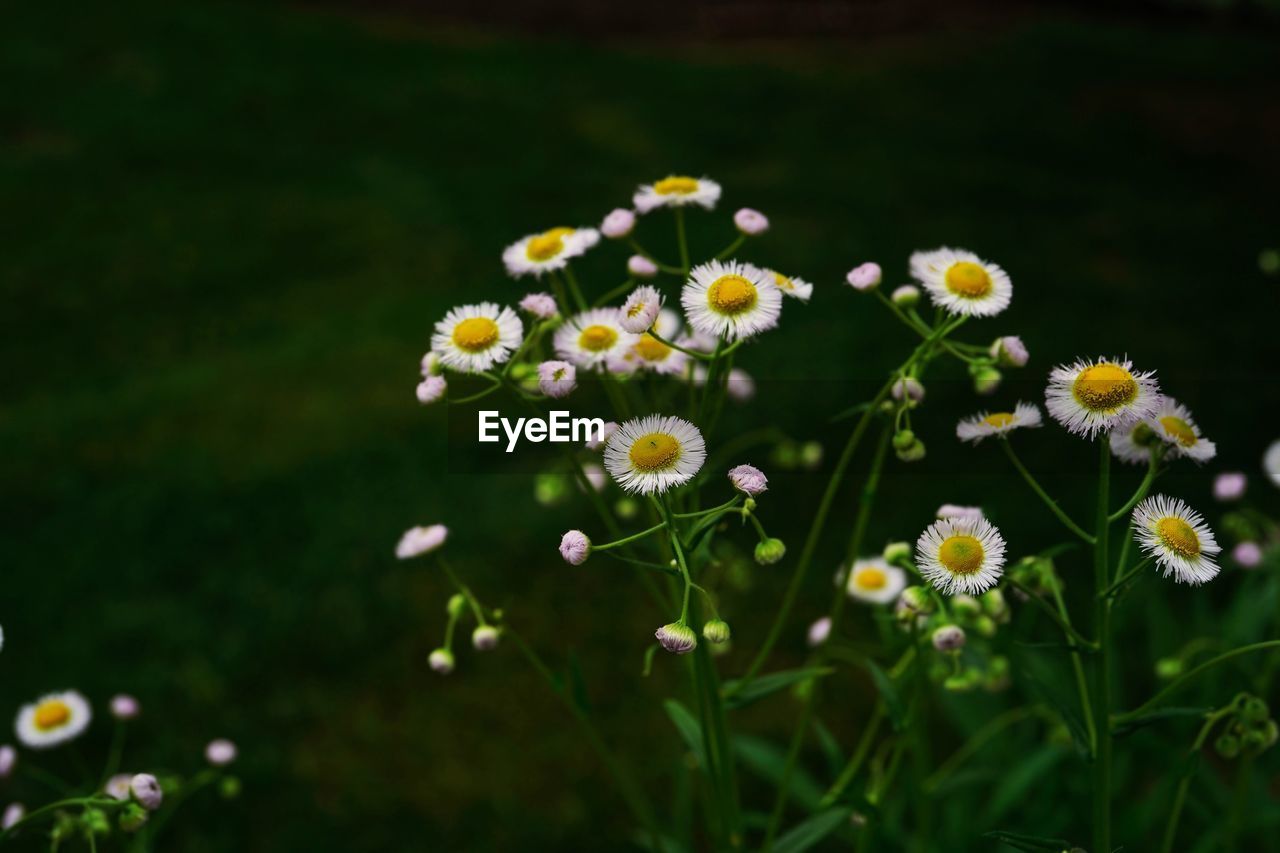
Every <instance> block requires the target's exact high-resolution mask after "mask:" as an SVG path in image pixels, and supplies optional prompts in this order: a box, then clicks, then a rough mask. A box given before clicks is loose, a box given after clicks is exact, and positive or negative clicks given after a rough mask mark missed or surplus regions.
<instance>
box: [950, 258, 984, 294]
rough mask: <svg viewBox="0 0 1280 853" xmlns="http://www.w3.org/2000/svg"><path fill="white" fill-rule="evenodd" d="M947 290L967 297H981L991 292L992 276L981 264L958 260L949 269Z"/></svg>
mask: <svg viewBox="0 0 1280 853" xmlns="http://www.w3.org/2000/svg"><path fill="white" fill-rule="evenodd" d="M946 281H947V290H949V291H951V292H952V293H954V294H955V295H956V296H963V297H965V298H966V299H981V298H982V297H984V296H986V295H987V294H988V293H990V292H991V276H989V275H988V274H987V271H986V270H985V269H983V268H982V267H981V266H980V265H978V264H975V263H973V262H971V261H958V262H957V263H954V264H952V265H951V266H950V267H949V268H948V269H947V275H946Z"/></svg>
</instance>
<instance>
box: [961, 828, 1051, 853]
mask: <svg viewBox="0 0 1280 853" xmlns="http://www.w3.org/2000/svg"><path fill="white" fill-rule="evenodd" d="M982 837H983V838H993V839H995V840H996V841H1000V842H1002V843H1004V844H1007V845H1009V846H1010V847H1012V848H1014V849H1015V850H1026V851H1029V853H1038V851H1041V850H1050V851H1053V853H1059V851H1062V850H1069V849H1071V842H1070V841H1065V840H1063V839H1061V838H1041V837H1040V836H1037V835H1025V834H1023V833H1021V832H1008V831H1006V830H1003V829H997V830H995V831H993V832H988V833H985V834H983V836H982Z"/></svg>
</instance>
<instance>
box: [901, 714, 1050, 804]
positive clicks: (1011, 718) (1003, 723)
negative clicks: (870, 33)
mask: <svg viewBox="0 0 1280 853" xmlns="http://www.w3.org/2000/svg"><path fill="white" fill-rule="evenodd" d="M1033 716H1035V714H1034V713H1033V712H1032V710H1031V709H1030V708H1025V707H1024V708H1013V709H1012V710H1009V711H1005V712H1004V713H1003V714H1001V715H1000V716H998V717H995V718H994V719H992V720H991V721H990V722H988V723H987V724H986V725H985V726H983V727H982V728H980V729H978V730H977V731H976V732H974V733H973V736H972V737H970V738H969V739H968V740H967V741H965V742H964V744H963V745H962V746H961V747H960V748H959V749H957V750H956V751H955V752H953V753H951V755H950V756H949V757H948V758H947V760H946V761H944V762H942V764H941V765H939V767H938V769H937V770H935V771H934V772H933V775H931V776H930V777H929V778H928V779H926V780H925V782H924V786H923V787H924V790H925V792H926V793H929V794H932V793H933V792H934V791H936V790H937V789H938V786H939V785H941V784H942V783H943V782H945V781H946V780H947V778H948V777H950V776H951V774H953V773H955V772H956V771H957V770H959V769H960V766H961V765H962V764H964V763H965V762H966V761H968V760H969V759H970V758H972V757H973V756H974V755H976V754H977V753H978V751H979V750H981V749H982V747H984V746H985V745H986V744H987V742H988V741H990V740H991V739H992V738H994V737H995V736H996V735H998V734H1000V733H1001V732H1003V731H1004V730H1005V729H1007V728H1009V727H1010V726H1014V725H1017V724H1018V723H1020V722H1022V721H1023V720H1027V719H1030V718H1031V717H1033Z"/></svg>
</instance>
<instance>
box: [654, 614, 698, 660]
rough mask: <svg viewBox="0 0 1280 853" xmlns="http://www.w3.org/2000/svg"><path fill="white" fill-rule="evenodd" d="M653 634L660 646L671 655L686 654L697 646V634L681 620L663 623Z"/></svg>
mask: <svg viewBox="0 0 1280 853" xmlns="http://www.w3.org/2000/svg"><path fill="white" fill-rule="evenodd" d="M653 635H654V636H655V637H657V638H658V642H659V643H661V644H662V647H663V648H664V649H666V650H667V651H669V652H671V654H673V655H683V654H688V653H689V652H691V651H693V650H694V649H696V648H697V647H698V635H697V634H695V633H693V629H692V628H690V627H689V626H688V625H685V624H684V623H683V622H672V623H670V624H667V625H663V626H662V627H661V628H659V629H658V630H657V631H654V632H653Z"/></svg>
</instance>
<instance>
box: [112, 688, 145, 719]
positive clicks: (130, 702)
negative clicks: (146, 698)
mask: <svg viewBox="0 0 1280 853" xmlns="http://www.w3.org/2000/svg"><path fill="white" fill-rule="evenodd" d="M141 712H142V706H141V705H139V704H138V700H137V699H135V698H133V697H132V696H130V695H129V694H127V693H120V694H117V695H115V696H112V697H111V716H113V717H115V718H116V719H117V720H132V719H134V718H135V717H137V716H138V714H139V713H141Z"/></svg>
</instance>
